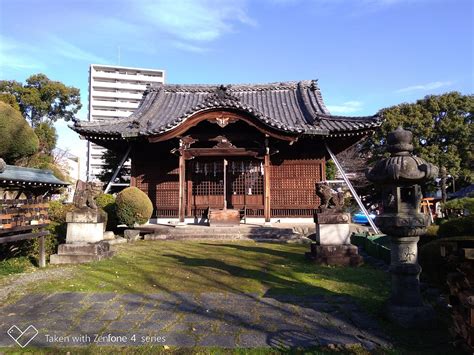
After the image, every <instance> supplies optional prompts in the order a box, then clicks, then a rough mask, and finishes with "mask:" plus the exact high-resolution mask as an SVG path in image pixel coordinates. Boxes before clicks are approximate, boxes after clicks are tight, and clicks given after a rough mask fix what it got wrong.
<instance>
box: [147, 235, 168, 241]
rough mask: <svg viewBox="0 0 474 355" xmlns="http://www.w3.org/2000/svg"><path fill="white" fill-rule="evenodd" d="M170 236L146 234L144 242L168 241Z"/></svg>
mask: <svg viewBox="0 0 474 355" xmlns="http://www.w3.org/2000/svg"><path fill="white" fill-rule="evenodd" d="M168 238H169V236H168V235H166V234H145V236H144V237H143V239H144V240H166V239H168Z"/></svg>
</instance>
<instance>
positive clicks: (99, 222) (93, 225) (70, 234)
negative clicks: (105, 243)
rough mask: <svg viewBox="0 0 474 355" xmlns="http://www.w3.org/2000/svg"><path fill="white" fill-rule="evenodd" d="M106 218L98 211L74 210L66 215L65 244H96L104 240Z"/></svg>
mask: <svg viewBox="0 0 474 355" xmlns="http://www.w3.org/2000/svg"><path fill="white" fill-rule="evenodd" d="M106 219H107V218H106V216H104V214H103V212H102V211H99V210H92V209H86V210H76V211H72V212H68V213H67V214H66V222H67V234H66V243H67V244H71V243H96V242H100V241H101V240H103V239H104V232H105V222H106Z"/></svg>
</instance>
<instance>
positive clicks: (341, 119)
mask: <svg viewBox="0 0 474 355" xmlns="http://www.w3.org/2000/svg"><path fill="white" fill-rule="evenodd" d="M209 109H234V110H240V111H244V112H246V113H248V114H250V115H252V116H254V117H256V118H257V119H258V120H260V121H261V122H263V123H264V124H266V125H268V126H269V127H271V128H273V129H276V130H279V131H284V132H288V133H295V134H309V135H330V134H334V133H342V132H354V131H364V130H368V129H372V128H374V127H377V126H379V125H380V124H381V119H380V117H378V116H376V115H374V116H366V117H345V116H333V115H331V114H330V113H329V111H328V109H327V108H326V106H325V105H324V102H323V99H322V96H321V92H320V90H319V87H318V85H317V82H316V81H314V80H312V81H309V80H308V81H300V82H284V83H272V84H253V85H227V86H224V85H169V84H165V85H163V84H154V85H153V86H151V87H149V88H148V89H147V91H145V93H144V96H143V98H142V101H141V103H140V106H139V107H138V108H137V110H136V111H135V112H134V113H133V114H131V115H130V116H129V117H127V118H125V119H118V120H114V121H102V122H100V121H95V122H76V123H75V124H74V126H73V127H72V129H74V130H75V131H76V132H78V133H80V134H82V135H85V136H90V135H106V136H116V137H117V136H118V137H138V136H151V135H158V134H162V133H165V132H167V131H169V130H171V129H173V128H175V127H177V126H179V125H180V124H182V123H183V122H184V121H186V119H187V118H189V117H191V116H193V115H194V114H195V113H198V112H200V111H205V110H209Z"/></svg>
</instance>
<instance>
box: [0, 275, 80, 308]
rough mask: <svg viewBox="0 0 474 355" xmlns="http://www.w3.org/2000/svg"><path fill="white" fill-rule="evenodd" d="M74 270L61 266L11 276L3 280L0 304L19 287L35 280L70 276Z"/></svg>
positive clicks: (0, 287)
mask: <svg viewBox="0 0 474 355" xmlns="http://www.w3.org/2000/svg"><path fill="white" fill-rule="evenodd" d="M73 271H74V269H73V268H72V267H70V268H67V267H61V268H54V269H53V268H52V269H39V270H35V271H34V272H30V273H24V274H20V275H12V276H9V277H8V278H7V279H6V280H4V281H2V284H1V285H0V304H3V303H4V302H5V301H6V300H7V298H8V296H10V295H11V294H12V293H13V292H15V291H17V290H18V289H24V288H25V287H28V285H29V284H31V283H33V282H38V281H47V280H52V279H59V278H64V277H68V276H69V275H71V274H72V273H73Z"/></svg>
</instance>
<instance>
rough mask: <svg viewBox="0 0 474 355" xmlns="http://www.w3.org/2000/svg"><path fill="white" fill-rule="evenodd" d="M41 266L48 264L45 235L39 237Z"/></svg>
mask: <svg viewBox="0 0 474 355" xmlns="http://www.w3.org/2000/svg"><path fill="white" fill-rule="evenodd" d="M38 264H39V266H40V267H45V266H46V254H45V250H44V236H41V237H40V238H39V262H38Z"/></svg>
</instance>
